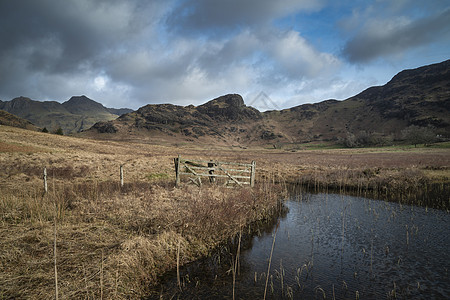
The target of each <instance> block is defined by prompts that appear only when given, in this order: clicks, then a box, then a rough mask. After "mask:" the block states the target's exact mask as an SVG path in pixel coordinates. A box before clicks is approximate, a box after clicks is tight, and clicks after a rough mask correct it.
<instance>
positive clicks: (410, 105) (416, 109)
mask: <svg viewBox="0 0 450 300" xmlns="http://www.w3.org/2000/svg"><path fill="white" fill-rule="evenodd" d="M410 125H416V126H423V127H424V126H432V127H433V128H434V129H433V130H434V131H435V132H436V134H441V135H443V136H447V137H448V136H449V135H450V60H448V61H445V62H442V63H439V64H434V65H430V66H425V67H421V68H417V69H413V70H405V71H402V72H400V73H398V74H397V75H396V76H394V77H393V78H392V80H390V81H389V82H388V83H386V84H385V85H383V86H377V87H371V88H368V89H366V90H365V91H363V92H361V93H360V94H358V95H356V96H354V97H351V98H349V99H346V100H343V101H337V100H326V101H323V102H320V103H315V104H304V105H299V106H296V107H292V108H290V109H284V110H279V111H278V110H274V111H267V112H263V113H261V112H259V111H258V110H256V109H255V108H252V107H249V106H246V105H245V104H244V101H243V99H242V97H241V96H240V95H237V94H230V95H225V96H222V97H219V98H216V99H213V100H211V101H209V102H207V103H205V104H203V105H200V106H193V105H190V106H185V107H183V106H177V105H172V104H149V105H146V106H144V107H141V108H140V109H139V110H137V111H135V112H132V113H129V114H125V115H123V116H121V117H120V118H118V119H117V120H114V121H109V122H100V123H97V124H95V125H94V126H93V127H92V129H91V130H89V131H88V132H86V133H85V135H87V136H90V137H94V138H103V139H147V140H150V141H154V142H158V141H169V142H176V143H178V142H183V141H185V142H193V141H196V142H200V143H219V144H227V145H236V146H247V145H252V144H278V143H304V142H309V141H337V140H339V139H342V138H345V137H346V136H347V135H349V134H353V135H357V134H360V133H361V132H366V133H368V134H370V135H373V136H376V137H378V138H389V139H395V138H398V137H400V134H401V131H402V130H403V129H405V128H406V127H408V126H410Z"/></svg>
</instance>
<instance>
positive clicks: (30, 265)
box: [0, 126, 450, 299]
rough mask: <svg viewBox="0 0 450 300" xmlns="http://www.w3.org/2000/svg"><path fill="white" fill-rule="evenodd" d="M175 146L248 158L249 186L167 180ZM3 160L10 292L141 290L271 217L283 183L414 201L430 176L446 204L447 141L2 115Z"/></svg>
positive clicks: (2, 251)
mask: <svg viewBox="0 0 450 300" xmlns="http://www.w3.org/2000/svg"><path fill="white" fill-rule="evenodd" d="M178 154H180V155H182V156H183V157H189V158H198V159H208V160H209V159H215V160H221V161H233V162H250V161H252V160H255V161H256V170H257V172H256V176H257V177H256V181H257V186H256V187H255V188H254V189H247V188H242V189H227V188H222V187H216V186H208V185H205V186H202V188H198V187H196V186H183V187H181V188H175V187H174V181H175V173H174V167H173V158H174V157H176V156H177V155H178ZM120 165H123V166H124V181H125V183H124V186H123V187H120V184H119V166H120ZM0 166H1V170H2V171H1V173H0V220H1V222H0V296H1V297H3V298H7V299H8V298H52V297H54V296H55V277H56V278H57V279H58V295H59V297H60V298H64V299H72V298H88V299H89V298H102V297H103V298H111V299H113V298H114V299H118V298H119V299H120V298H130V297H131V298H139V297H142V296H143V295H145V294H146V293H147V292H148V289H149V286H150V285H151V284H154V283H155V282H157V280H158V277H159V276H160V275H161V274H162V273H163V272H164V271H167V270H169V269H172V268H174V267H175V266H176V264H177V254H179V258H180V264H184V263H187V262H189V261H192V260H195V259H197V258H199V257H202V256H205V255H208V253H210V251H211V250H212V249H214V248H215V247H216V246H217V245H219V244H220V243H222V242H225V241H227V240H228V239H229V238H231V237H232V236H234V235H235V234H236V233H237V232H238V231H239V230H240V229H242V228H243V227H245V226H246V225H247V224H249V223H251V222H254V221H258V220H259V221H262V220H264V219H266V218H269V217H270V215H271V214H273V213H274V211H276V210H277V208H278V205H279V200H280V197H283V195H282V193H283V192H284V190H285V189H284V187H285V184H286V185H287V184H289V183H300V184H302V185H304V186H308V187H309V188H310V189H316V190H319V189H335V190H341V191H350V192H352V191H353V192H357V193H361V194H362V193H373V194H374V195H375V196H378V197H392V198H396V197H397V198H396V199H404V200H405V201H410V200H409V199H411V198H415V200H414V201H419V202H420V201H422V200H421V199H422V198H421V197H415V195H417V192H418V191H419V190H421V191H422V192H423V193H425V194H427V193H429V192H431V190H428V189H433V188H438V189H439V192H438V194H440V195H444V196H443V197H441V198H440V200H438V203H437V204H436V203H435V206H439V207H441V208H444V209H448V208H449V199H448V194H446V193H448V189H449V182H450V149H449V148H445V147H444V148H439V147H435V148H433V147H421V148H420V147H419V148H412V147H404V148H402V147H390V148H373V149H322V148H318V149H310V148H305V149H303V150H301V149H289V151H287V150H285V149H269V148H262V147H261V148H255V149H241V148H238V147H228V148H226V147H220V148H219V147H217V148H213V147H209V146H201V145H177V146H175V145H156V144H148V143H142V142H139V141H135V142H110V141H95V140H89V139H81V138H74V137H66V136H57V135H52V134H45V133H36V132H32V131H27V130H21V129H16V128H12V127H5V126H1V127H0ZM44 167H46V168H47V174H48V188H49V192H48V194H44V193H43V191H44V187H43V182H42V172H43V168H44ZM424 189H425V191H424ZM399 195H400V196H399ZM445 195H447V196H445ZM425 204H426V205H428V203H425ZM431 204H432V203H431ZM55 224H56V225H55ZM55 241H56V243H55ZM55 244H56V256H55ZM55 266H56V268H55ZM55 274H56V276H55Z"/></svg>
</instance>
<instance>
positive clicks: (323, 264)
mask: <svg viewBox="0 0 450 300" xmlns="http://www.w3.org/2000/svg"><path fill="white" fill-rule="evenodd" d="M284 205H285V207H286V208H287V212H285V213H284V214H282V215H281V216H280V217H279V218H278V220H276V221H275V222H274V223H273V224H270V226H268V227H267V228H264V229H260V230H258V233H257V234H256V235H254V236H245V235H244V236H243V238H242V239H241V243H240V251H239V257H238V263H236V254H237V252H238V247H237V245H238V244H239V239H238V238H236V240H235V241H234V243H232V245H231V246H230V247H227V248H223V249H221V251H219V252H218V253H216V254H214V255H212V256H211V257H210V258H207V259H204V260H201V261H198V262H196V263H193V264H191V265H189V266H187V267H185V268H183V269H182V270H181V279H182V280H181V282H182V291H180V289H179V288H178V287H177V280H176V272H175V271H174V272H171V273H169V274H168V276H167V278H165V279H164V281H163V284H162V285H161V286H160V287H158V291H155V292H154V294H153V295H152V296H150V299H151V298H160V297H162V298H163V299H232V297H233V292H234V296H235V299H262V298H263V297H264V293H266V299H280V298H283V299H395V298H397V299H450V278H449V268H450V215H449V213H448V212H447V211H442V210H435V209H430V208H424V207H417V206H407V205H400V204H397V203H392V202H384V201H377V200H371V199H366V198H361V197H351V196H345V195H336V194H301V195H297V196H295V197H292V198H290V199H289V200H287V201H285V203H284ZM277 223H278V226H277ZM274 239H275V243H273V241H274ZM272 245H274V247H273V254H272V259H271V266H270V271H269V277H268V280H267V277H266V274H267V270H268V264H269V257H270V254H271V250H272ZM232 266H237V268H235V269H236V273H235V276H234V280H233V268H232ZM266 280H267V289H266ZM233 282H234V284H233Z"/></svg>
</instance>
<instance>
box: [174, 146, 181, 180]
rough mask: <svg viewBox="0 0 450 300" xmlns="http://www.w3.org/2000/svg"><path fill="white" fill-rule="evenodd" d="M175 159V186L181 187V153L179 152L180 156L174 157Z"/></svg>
mask: <svg viewBox="0 0 450 300" xmlns="http://www.w3.org/2000/svg"><path fill="white" fill-rule="evenodd" d="M174 160H175V175H176V178H175V186H176V187H179V186H180V161H181V158H180V155H179V154H178V157H177V158H175V159H174Z"/></svg>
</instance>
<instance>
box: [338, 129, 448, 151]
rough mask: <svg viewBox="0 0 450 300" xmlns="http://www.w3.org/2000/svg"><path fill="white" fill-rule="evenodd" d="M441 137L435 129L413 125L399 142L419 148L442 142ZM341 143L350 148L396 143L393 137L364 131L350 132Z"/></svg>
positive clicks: (402, 135)
mask: <svg viewBox="0 0 450 300" xmlns="http://www.w3.org/2000/svg"><path fill="white" fill-rule="evenodd" d="M440 139H441V138H440V137H439V136H438V135H437V134H436V131H435V128H433V127H432V126H427V127H422V126H416V125H411V126H408V127H406V128H405V129H403V130H402V131H401V135H400V137H399V138H397V140H399V141H403V142H406V143H408V144H411V145H414V146H415V147H417V145H419V144H424V145H430V144H432V143H435V142H438V141H440ZM340 142H341V144H342V145H343V146H345V147H348V148H359V147H371V146H386V145H391V144H392V143H393V142H394V138H393V136H383V135H381V134H379V133H374V132H368V131H365V130H362V131H360V132H358V133H356V134H354V133H351V132H348V133H347V136H346V137H345V138H341V139H340Z"/></svg>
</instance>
